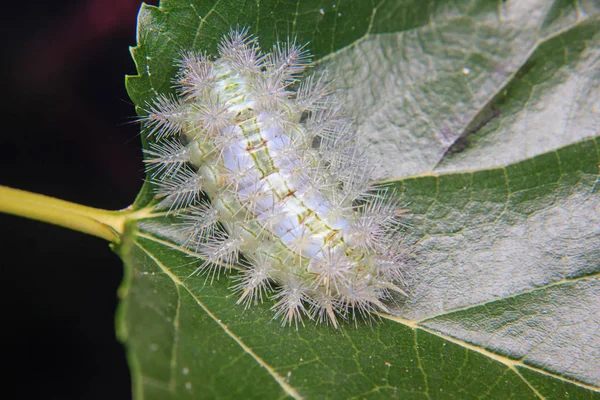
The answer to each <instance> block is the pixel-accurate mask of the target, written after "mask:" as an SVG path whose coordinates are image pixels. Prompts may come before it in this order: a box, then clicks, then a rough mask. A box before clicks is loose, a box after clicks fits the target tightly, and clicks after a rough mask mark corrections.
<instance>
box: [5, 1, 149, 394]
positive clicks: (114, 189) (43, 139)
mask: <svg viewBox="0 0 600 400" xmlns="http://www.w3.org/2000/svg"><path fill="white" fill-rule="evenodd" d="M150 3H154V4H156V2H150ZM140 4H141V1H140V0H85V1H82V0H79V1H47V0H43V1H41V0H33V1H23V2H10V3H7V5H5V6H3V11H2V14H3V17H2V24H0V26H1V27H0V33H1V34H2V44H3V46H2V62H1V63H0V64H1V67H0V69H1V74H0V84H1V89H2V97H1V98H2V102H1V113H2V121H3V124H2V127H1V128H0V154H1V157H0V185H7V186H11V187H15V188H19V189H24V190H29V191H33V192H37V193H43V194H46V195H50V196H54V197H58V198H61V199H65V200H69V201H73V202H76V203H81V204H85V205H89V206H93V207H99V208H105V209H120V208H124V207H126V206H128V205H129V204H131V202H132V201H133V199H134V198H135V195H136V193H137V192H138V190H139V188H140V186H141V184H142V179H143V173H142V170H143V164H142V155H141V154H142V153H141V149H140V140H139V137H138V133H139V127H138V124H137V123H136V122H135V111H134V107H133V104H132V103H131V101H130V100H129V98H128V96H127V93H126V91H125V86H124V76H125V74H134V73H135V66H134V64H133V61H132V60H131V57H130V54H129V46H133V45H135V28H136V26H135V24H136V17H137V12H138V9H139V7H140ZM0 250H1V252H2V258H1V259H0V266H1V269H2V282H3V290H2V299H3V301H2V311H3V312H2V326H3V328H2V332H3V333H2V336H3V340H2V345H3V349H2V362H3V366H4V367H5V368H7V369H8V371H9V374H8V376H7V375H6V374H4V377H3V378H4V381H5V382H7V383H8V386H9V387H8V388H5V389H4V391H5V392H6V393H11V392H12V393H17V396H15V397H12V398H45V399H52V398H60V399H108V398H110V399H129V398H131V384H130V375H129V369H128V366H127V362H126V357H125V350H124V348H123V346H122V345H121V344H120V343H119V342H118V341H117V340H116V337H115V330H114V313H115V310H116V307H117V297H116V291H117V288H118V286H119V284H120V282H121V278H122V275H123V266H122V263H121V261H120V259H119V258H118V257H117V255H116V254H114V253H112V252H111V250H110V249H109V247H108V243H107V242H105V241H103V240H102V239H98V238H95V237H92V236H87V235H84V234H82V233H78V232H74V231H70V230H67V229H64V228H60V227H55V226H51V225H46V224H43V223H39V222H36V221H31V220H26V219H23V218H17V217H13V216H7V215H3V214H0ZM11 386H14V389H13V390H11V388H10V387H11Z"/></svg>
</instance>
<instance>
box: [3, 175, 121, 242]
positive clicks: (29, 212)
mask: <svg viewBox="0 0 600 400" xmlns="http://www.w3.org/2000/svg"><path fill="white" fill-rule="evenodd" d="M0 212H5V213H8V214H14V215H19V216H21V217H25V218H31V219H35V220H38V221H43V222H48V223H51V224H54V225H60V226H64V227H66V228H69V229H73V230H76V231H79V232H83V233H87V234H90V235H94V236H98V237H101V238H102V239H106V240H108V241H110V242H116V241H117V240H118V239H119V237H120V235H121V234H123V232H124V230H125V222H126V220H127V219H128V217H131V214H132V212H131V211H129V210H124V211H108V210H102V209H98V208H93V207H86V206H82V205H79V204H75V203H71V202H68V201H64V200H59V199H55V198H53V197H49V196H44V195H41V194H36V193H30V192H26V191H24V190H19V189H12V188H9V187H6V186H0Z"/></svg>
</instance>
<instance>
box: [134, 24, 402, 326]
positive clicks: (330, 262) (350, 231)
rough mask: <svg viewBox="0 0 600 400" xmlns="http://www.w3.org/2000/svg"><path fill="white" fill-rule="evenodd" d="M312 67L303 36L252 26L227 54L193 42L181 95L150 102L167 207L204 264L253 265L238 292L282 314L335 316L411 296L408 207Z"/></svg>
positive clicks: (149, 123)
mask: <svg viewBox="0 0 600 400" xmlns="http://www.w3.org/2000/svg"><path fill="white" fill-rule="evenodd" d="M309 66H310V62H309V53H308V51H306V49H305V48H304V47H303V46H299V45H297V44H296V43H295V42H294V41H288V42H286V43H283V44H276V45H275V46H274V47H273V50H272V51H271V52H270V53H263V52H262V51H261V50H260V48H259V46H258V41H257V38H255V37H253V36H251V35H249V34H248V33H247V30H246V29H242V30H232V31H231V32H230V33H229V35H227V36H226V37H224V38H223V39H222V41H221V43H220V45H219V47H218V56H217V57H210V56H208V55H206V54H203V53H192V52H190V53H184V54H183V55H182V57H181V60H179V67H180V69H179V72H178V74H177V76H176V78H175V87H176V93H177V94H176V96H168V95H161V96H159V97H157V98H156V99H155V100H154V101H153V102H152V103H151V104H149V105H148V107H147V110H146V111H147V114H148V115H147V117H146V118H145V119H144V122H145V126H146V132H147V133H148V135H149V136H150V137H151V138H152V139H153V140H154V143H153V144H151V145H150V148H149V149H148V150H147V151H146V164H147V169H148V171H149V172H150V174H151V177H152V180H153V181H154V182H155V184H156V187H157V191H156V195H157V197H158V198H159V199H160V202H159V207H162V208H168V209H171V210H174V212H177V213H178V214H179V215H180V216H181V217H182V219H183V222H182V223H181V224H179V225H178V227H177V229H179V230H180V232H183V233H185V234H186V235H187V237H188V239H187V240H186V242H185V243H186V246H187V247H189V248H190V249H192V250H193V251H195V252H197V253H199V254H200V255H201V256H202V257H203V258H204V259H205V260H206V261H205V262H204V263H202V264H201V265H200V266H199V267H198V269H197V271H199V272H204V271H209V274H212V276H214V275H215V274H216V273H218V272H219V269H220V268H223V267H231V266H233V265H241V266H242V267H243V269H242V272H241V273H240V274H239V275H238V276H236V277H235V279H236V284H235V286H234V287H235V290H236V291H237V292H239V295H240V297H239V300H238V303H243V304H244V305H245V306H250V305H251V304H253V303H257V302H262V300H263V298H264V297H265V296H266V295H271V296H272V298H273V299H274V301H275V304H274V306H273V310H274V312H275V317H276V318H281V320H282V323H283V325H285V324H290V325H291V324H295V325H296V328H297V326H298V321H302V316H303V315H306V316H308V318H310V319H313V320H315V321H316V322H330V323H331V324H332V325H333V326H334V327H337V326H338V320H337V319H338V317H341V318H342V319H344V320H348V319H355V318H356V316H357V315H361V316H364V317H367V318H368V317H370V315H371V313H372V311H388V309H387V307H386V305H385V304H384V302H385V301H386V300H388V299H390V298H391V295H392V292H397V293H400V294H404V291H403V290H402V261H401V252H400V251H399V237H398V234H397V227H398V226H399V216H400V214H401V210H399V208H398V205H397V203H396V202H394V201H389V200H388V198H389V197H390V196H389V193H387V191H386V190H385V189H383V188H378V187H377V186H376V185H374V183H373V181H372V178H371V175H370V173H371V169H370V167H369V164H368V163H367V162H366V160H365V159H364V158H363V157H362V152H361V151H360V150H359V149H358V147H357V146H356V144H355V133H354V130H353V129H352V126H351V124H350V123H349V121H348V119H347V118H346V117H344V114H343V112H342V107H341V105H340V104H339V102H338V101H337V100H336V98H335V96H334V93H333V90H332V88H331V87H330V85H329V84H328V83H327V78H326V77H325V76H324V75H321V76H320V77H318V78H317V77H316V76H315V75H311V76H309V77H308V78H306V79H304V80H301V76H302V74H303V73H304V72H305V71H306V69H307V68H308V67H309ZM208 199H210V200H208Z"/></svg>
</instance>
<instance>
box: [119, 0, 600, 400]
mask: <svg viewBox="0 0 600 400" xmlns="http://www.w3.org/2000/svg"><path fill="white" fill-rule="evenodd" d="M238 24H239V25H241V26H250V27H251V30H252V31H253V32H255V33H256V34H257V35H258V36H259V39H260V41H261V45H263V46H264V47H269V46H270V45H271V44H272V43H273V42H274V41H275V40H276V39H277V38H285V37H287V36H288V35H292V36H296V37H297V38H298V40H299V41H300V42H305V41H310V48H311V50H312V52H313V54H315V58H316V60H317V68H326V69H327V70H328V72H329V74H330V75H331V76H333V77H334V78H335V79H336V82H337V83H336V85H337V86H338V87H339V88H340V92H341V95H342V96H343V98H344V100H345V104H346V106H347V107H348V109H349V111H350V112H351V113H352V115H353V116H354V117H355V120H356V122H357V127H358V129H359V132H360V136H361V140H363V141H364V143H365V144H367V143H368V144H369V145H370V146H369V154H370V156H371V157H372V158H373V160H374V162H376V163H377V166H378V174H379V176H380V177H381V178H385V179H386V180H387V181H388V183H389V184H390V185H392V186H394V187H396V188H397V192H398V193H400V195H401V197H402V199H403V200H405V201H406V202H407V203H409V206H408V208H409V209H410V215H409V216H408V217H407V218H408V220H407V223H408V225H409V227H408V228H407V230H406V231H407V237H406V239H405V243H406V248H407V252H409V253H410V262H409V265H408V266H407V270H406V274H407V277H408V279H409V283H410V295H409V297H408V299H406V300H399V302H398V304H397V305H396V308H395V310H394V315H382V316H381V321H379V322H374V323H372V324H367V323H363V324H358V326H354V325H343V326H342V327H341V328H340V329H338V330H335V329H333V328H332V327H328V326H314V325H313V324H312V323H310V322H307V323H306V326H304V327H300V328H299V329H298V331H296V330H295V329H293V328H281V327H280V326H279V323H278V322H273V321H271V319H272V317H273V313H272V312H271V311H270V306H271V305H272V304H271V303H270V302H266V303H265V304H263V305H261V306H258V307H251V308H250V309H248V310H246V311H244V310H243V308H242V307H240V306H238V305H236V304H235V302H236V296H235V295H233V294H232V292H231V290H230V289H229V287H230V286H231V281H230V279H229V278H228V277H226V276H221V277H220V279H219V280H216V281H214V282H212V283H211V282H210V280H209V281H207V280H206V279H205V278H204V277H197V276H191V277H190V274H191V273H192V272H193V271H194V269H195V268H196V267H197V265H198V263H199V262H200V260H198V259H197V257H196V256H195V255H194V254H191V253H190V252H189V251H187V250H184V249H182V248H180V247H179V246H178V245H177V244H175V243H177V238H173V237H172V234H171V232H170V230H169V229H168V226H169V221H168V220H166V219H164V218H162V217H156V218H153V219H148V220H143V221H140V222H139V223H135V222H132V223H131V224H130V225H129V226H128V229H127V234H126V235H125V237H124V238H123V242H122V245H121V246H120V248H119V249H118V251H119V253H120V254H121V256H122V257H123V260H124V261H125V264H126V268H127V274H128V275H127V277H126V279H125V281H124V283H123V286H122V288H121V292H120V294H121V297H122V299H123V300H122V303H121V307H120V311H119V316H118V318H117V329H118V333H119V337H120V338H121V340H123V341H124V342H125V344H126V346H127V348H128V354H129V360H130V365H131V369H132V379H133V383H134V394H135V397H136V398H138V399H152V398H156V399H168V398H249V397H250V398H283V397H295V398H300V397H302V398H379V397H385V398H390V397H393V398H431V397H435V398H503V399H504V398H518V399H526V398H589V399H600V330H599V326H600V196H599V193H600V184H599V183H598V177H599V166H600V150H599V147H600V136H599V135H598V121H600V111H599V109H598V104H600V102H599V99H600V94H599V93H600V90H599V87H600V73H599V69H598V59H599V57H600V35H599V34H598V32H599V31H600V29H598V28H599V27H600V5H599V4H598V3H597V2H593V1H566V0H558V1H554V2H548V1H545V0H539V1H533V0H531V1H528V2H500V1H483V0H480V1H473V0H471V1H430V2H424V1H417V0H414V1H403V2H397V1H387V2H386V1H381V2H377V3H374V2H368V1H362V0H355V1H348V0H346V1H338V2H326V1H320V2H316V1H302V2H297V3H293V2H285V3H284V2H275V1H256V2H243V1H233V0H228V1H220V2H215V3H213V2H208V1H189V0H188V1H181V0H171V1H162V2H161V7H160V8H156V7H148V6H144V7H142V10H141V12H140V16H139V25H138V46H137V47H135V48H134V49H133V51H132V54H133V57H134V60H135V62H136V65H137V68H138V73H139V75H138V76H134V77H128V79H127V89H128V91H129V94H130V96H131V98H132V99H133V101H134V102H135V103H136V105H137V106H138V108H139V111H140V113H141V114H143V111H142V109H143V107H144V105H145V104H146V102H148V101H150V100H151V99H152V98H153V97H155V96H156V95H157V94H158V93H168V92H170V91H171V90H172V89H171V88H170V80H171V79H172V78H173V76H174V74H175V67H174V63H173V59H174V58H176V57H177V55H178V54H179V51H181V50H182V49H197V50H208V51H209V52H213V51H214V50H215V48H216V43H217V41H218V39H219V38H220V36H221V35H222V34H224V33H225V32H227V31H228V30H229V28H230V27H232V26H236V25H238ZM144 145H147V143H144ZM382 161H383V162H382ZM151 203H152V191H151V187H150V185H149V184H146V185H145V187H144V189H143V190H142V193H141V194H140V196H138V199H137V200H136V203H135V204H134V207H137V208H144V207H147V206H149V205H151Z"/></svg>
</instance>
